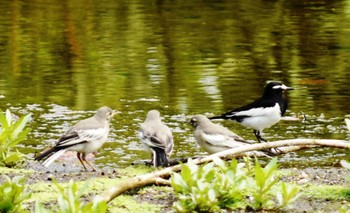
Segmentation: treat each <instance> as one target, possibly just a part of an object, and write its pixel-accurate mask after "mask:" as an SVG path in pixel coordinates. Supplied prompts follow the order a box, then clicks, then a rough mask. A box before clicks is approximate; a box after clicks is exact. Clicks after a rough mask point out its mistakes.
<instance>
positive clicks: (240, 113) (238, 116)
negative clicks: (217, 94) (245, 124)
mask: <svg viewBox="0 0 350 213" xmlns="http://www.w3.org/2000/svg"><path fill="white" fill-rule="evenodd" d="M275 105H276V102H275V101H273V100H270V99H263V98H259V99H257V100H255V101H254V102H252V103H250V104H247V105H244V106H241V107H239V108H236V109H234V110H231V111H229V112H226V113H224V114H221V115H218V116H215V117H211V118H210V119H232V120H237V121H240V120H242V119H244V118H246V117H251V116H263V115H265V114H269V113H270V112H269V111H268V110H266V109H269V108H271V109H272V108H273V107H274V106H275ZM259 108H260V109H259ZM261 109H264V110H261Z"/></svg>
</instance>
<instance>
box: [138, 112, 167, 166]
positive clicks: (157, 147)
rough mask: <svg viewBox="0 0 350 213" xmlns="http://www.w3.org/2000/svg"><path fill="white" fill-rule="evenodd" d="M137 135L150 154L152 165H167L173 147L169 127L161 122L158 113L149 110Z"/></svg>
mask: <svg viewBox="0 0 350 213" xmlns="http://www.w3.org/2000/svg"><path fill="white" fill-rule="evenodd" d="M139 136H140V139H141V142H142V143H143V145H144V147H145V149H146V151H148V152H149V153H151V154H152V163H153V166H155V167H158V166H169V158H170V155H171V153H172V151H173V148H174V139H173V135H172V133H171V130H170V128H169V127H168V126H167V125H165V124H164V123H162V121H161V118H160V113H159V111H157V110H151V111H149V112H148V113H147V116H146V120H145V122H144V123H142V124H141V125H140V132H139Z"/></svg>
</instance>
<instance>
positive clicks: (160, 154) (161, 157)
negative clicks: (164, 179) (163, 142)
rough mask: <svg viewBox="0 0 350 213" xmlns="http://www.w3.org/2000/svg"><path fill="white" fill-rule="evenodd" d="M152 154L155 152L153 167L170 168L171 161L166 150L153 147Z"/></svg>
mask: <svg viewBox="0 0 350 213" xmlns="http://www.w3.org/2000/svg"><path fill="white" fill-rule="evenodd" d="M152 152H153V165H154V166H155V167H158V166H169V159H168V156H167V155H166V154H165V150H164V149H160V148H157V147H152Z"/></svg>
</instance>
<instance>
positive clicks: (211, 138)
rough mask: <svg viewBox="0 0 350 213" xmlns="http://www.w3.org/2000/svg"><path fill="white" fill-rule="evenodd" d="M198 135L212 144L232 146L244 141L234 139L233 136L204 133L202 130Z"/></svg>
mask: <svg viewBox="0 0 350 213" xmlns="http://www.w3.org/2000/svg"><path fill="white" fill-rule="evenodd" d="M200 136H201V137H202V138H203V139H204V141H206V142H208V143H210V144H211V145H213V146H223V147H229V148H234V147H237V146H242V145H244V143H242V142H240V141H236V140H235V139H234V138H232V137H229V136H225V135H222V134H206V133H204V132H202V133H201V134H200Z"/></svg>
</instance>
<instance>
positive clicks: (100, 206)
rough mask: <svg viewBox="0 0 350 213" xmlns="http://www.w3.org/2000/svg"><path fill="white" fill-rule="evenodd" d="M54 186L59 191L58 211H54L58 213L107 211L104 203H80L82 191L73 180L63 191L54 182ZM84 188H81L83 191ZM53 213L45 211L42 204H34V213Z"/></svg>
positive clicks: (99, 201) (100, 212) (97, 201)
mask: <svg viewBox="0 0 350 213" xmlns="http://www.w3.org/2000/svg"><path fill="white" fill-rule="evenodd" d="M54 184H55V185H56V187H57V189H58V191H59V194H60V195H59V197H58V200H57V201H58V206H59V208H58V209H59V210H58V211H55V212H58V213H95V212H99V213H103V212H106V211H107V203H106V201H101V200H93V201H92V202H89V203H87V204H85V203H84V202H82V201H81V196H82V193H83V190H79V189H78V185H77V183H75V182H74V181H73V180H70V181H69V184H68V187H67V188H66V189H65V188H64V187H62V186H61V185H59V184H58V183H57V182H56V181H55V180H54ZM84 188H86V187H83V189H84ZM49 212H53V211H52V210H49V209H46V208H45V207H44V206H43V205H42V204H40V203H38V202H36V204H35V213H49Z"/></svg>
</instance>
